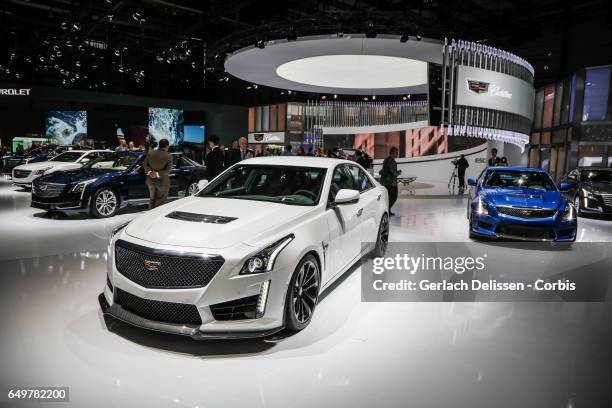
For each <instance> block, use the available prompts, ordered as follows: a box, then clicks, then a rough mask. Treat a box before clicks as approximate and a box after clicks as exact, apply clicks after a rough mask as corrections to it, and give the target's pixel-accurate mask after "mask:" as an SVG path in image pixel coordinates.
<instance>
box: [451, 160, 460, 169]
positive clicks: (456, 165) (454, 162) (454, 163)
mask: <svg viewBox="0 0 612 408" xmlns="http://www.w3.org/2000/svg"><path fill="white" fill-rule="evenodd" d="M451 163H452V164H453V166H455V167H458V166H459V159H455V160H453V161H451Z"/></svg>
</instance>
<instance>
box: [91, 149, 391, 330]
mask: <svg viewBox="0 0 612 408" xmlns="http://www.w3.org/2000/svg"><path fill="white" fill-rule="evenodd" d="M388 237H389V219H388V198H387V191H386V189H385V188H384V187H382V186H381V185H380V184H378V183H377V182H376V181H375V180H374V178H373V177H371V176H370V175H369V174H368V173H367V172H366V171H365V170H364V169H363V168H362V167H360V166H359V165H357V164H355V163H353V162H349V161H346V160H337V159H325V158H314V157H270V158H255V159H249V160H246V161H243V162H240V163H238V164H236V165H234V166H233V167H231V168H229V169H228V170H226V171H225V172H224V173H222V174H221V175H219V176H218V177H216V178H215V179H214V180H212V181H211V182H210V183H209V184H207V185H206V186H205V187H204V188H203V189H202V190H201V191H200V192H199V193H198V194H196V195H195V196H192V197H188V198H184V199H181V200H178V201H175V202H172V203H169V204H166V205H163V206H161V207H158V208H156V209H154V210H151V211H149V212H147V213H145V214H143V215H142V216H140V217H138V218H137V219H135V220H134V221H132V222H130V223H129V224H127V225H125V226H122V227H119V228H117V229H116V230H115V231H113V236H112V238H111V241H110V244H109V254H108V255H109V256H108V260H109V261H108V262H109V263H108V276H107V283H106V286H105V287H104V292H103V293H101V294H100V296H99V301H100V305H101V308H102V310H103V312H104V314H105V315H106V316H107V318H108V320H109V322H112V321H113V320H114V319H119V320H122V321H124V322H127V323H129V324H132V325H136V326H140V327H143V328H147V329H152V330H158V331H163V332H169V333H175V334H182V335H188V336H191V337H192V338H194V339H206V338H231V337H260V336H267V335H270V334H272V333H275V332H277V331H279V330H281V329H283V328H287V329H289V330H293V331H297V330H301V329H303V328H304V327H306V325H308V323H309V322H310V320H311V318H312V316H313V313H314V310H315V307H316V305H317V299H318V298H319V294H320V293H321V292H322V291H323V290H325V289H326V288H328V287H329V286H330V284H331V283H332V282H333V281H334V280H335V279H337V278H338V277H339V276H340V275H341V274H342V273H343V272H345V271H346V270H347V269H349V268H350V267H351V266H352V265H353V264H354V263H355V262H356V261H358V260H359V259H360V258H361V257H362V256H364V255H366V253H369V252H373V253H374V254H375V255H376V256H382V255H383V254H384V252H385V251H386V249H387V242H388ZM362 242H363V243H369V244H366V245H362Z"/></svg>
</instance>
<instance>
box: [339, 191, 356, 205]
mask: <svg viewBox="0 0 612 408" xmlns="http://www.w3.org/2000/svg"><path fill="white" fill-rule="evenodd" d="M358 201H359V191H357V190H349V189H347V188H343V189H342V190H340V191H338V193H337V194H336V199H335V200H334V204H353V203H356V202H358Z"/></svg>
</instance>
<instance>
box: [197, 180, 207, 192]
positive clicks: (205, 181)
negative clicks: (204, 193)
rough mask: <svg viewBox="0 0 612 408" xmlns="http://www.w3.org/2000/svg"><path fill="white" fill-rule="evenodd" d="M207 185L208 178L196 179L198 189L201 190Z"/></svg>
mask: <svg viewBox="0 0 612 408" xmlns="http://www.w3.org/2000/svg"><path fill="white" fill-rule="evenodd" d="M207 185H208V180H200V181H198V191H200V190H202V189H203V188H204V187H206V186H207Z"/></svg>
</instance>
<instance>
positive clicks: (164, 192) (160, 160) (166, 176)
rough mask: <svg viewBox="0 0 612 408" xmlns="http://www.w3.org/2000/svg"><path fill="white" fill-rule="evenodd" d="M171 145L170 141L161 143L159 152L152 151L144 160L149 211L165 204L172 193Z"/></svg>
mask: <svg viewBox="0 0 612 408" xmlns="http://www.w3.org/2000/svg"><path fill="white" fill-rule="evenodd" d="M169 146H170V143H169V142H168V139H162V140H160V141H159V148H158V149H157V150H150V151H149V152H148V153H147V156H146V157H145V159H144V163H143V166H144V169H145V174H146V175H147V181H146V183H147V187H148V188H149V209H153V208H155V207H159V206H160V205H162V204H164V202H165V201H166V199H167V198H168V192H169V191H170V170H171V169H172V155H171V154H170V153H168V147H169Z"/></svg>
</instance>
